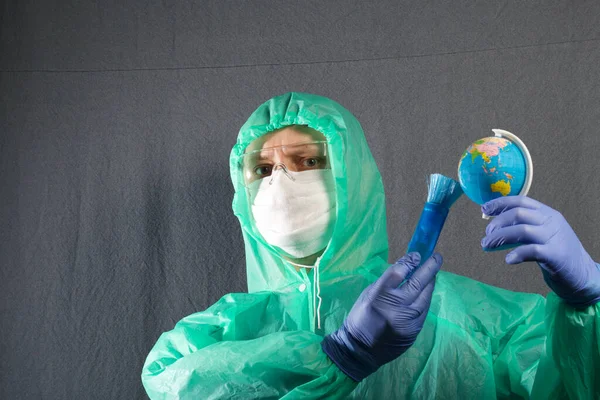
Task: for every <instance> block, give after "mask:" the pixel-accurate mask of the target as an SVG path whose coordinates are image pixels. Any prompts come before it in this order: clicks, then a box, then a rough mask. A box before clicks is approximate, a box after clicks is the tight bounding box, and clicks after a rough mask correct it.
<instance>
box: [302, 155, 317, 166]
mask: <svg viewBox="0 0 600 400" xmlns="http://www.w3.org/2000/svg"><path fill="white" fill-rule="evenodd" d="M302 163H303V165H304V166H305V167H307V168H314V167H318V166H319V165H320V163H321V160H319V159H318V158H314V157H313V158H307V159H305V160H304V161H303V162H302Z"/></svg>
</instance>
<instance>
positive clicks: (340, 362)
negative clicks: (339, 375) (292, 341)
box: [322, 252, 442, 382]
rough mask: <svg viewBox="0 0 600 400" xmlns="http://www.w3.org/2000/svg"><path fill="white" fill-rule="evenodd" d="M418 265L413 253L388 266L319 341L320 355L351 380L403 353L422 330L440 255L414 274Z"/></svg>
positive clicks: (359, 377)
mask: <svg viewBox="0 0 600 400" xmlns="http://www.w3.org/2000/svg"><path fill="white" fill-rule="evenodd" d="M420 261H421V256H420V255H419V253H416V252H415V253H409V254H407V255H406V256H404V257H402V258H401V259H400V260H398V261H397V262H396V263H395V264H394V265H392V266H390V267H389V268H388V269H387V270H386V271H385V272H384V273H383V275H382V276H381V277H380V278H379V279H378V280H377V281H375V282H374V283H373V284H371V285H369V286H368V287H367V288H366V289H365V290H364V291H363V292H362V294H361V295H360V296H359V298H358V300H357V301H356V303H355V304H354V306H353V307H352V310H350V313H349V314H348V317H347V318H346V320H345V321H344V323H343V325H342V326H341V328H340V329H338V330H337V331H335V332H333V333H331V334H330V335H327V336H325V338H324V339H323V342H322V347H323V351H324V352H325V353H326V354H327V355H328V356H329V358H330V359H331V360H332V361H333V362H334V363H335V364H336V365H337V366H338V367H339V368H340V369H341V370H342V371H344V373H346V375H348V376H349V377H350V378H352V379H354V380H355V381H357V382H360V381H361V380H363V379H364V378H366V377H367V376H368V375H370V374H372V373H373V372H375V371H376V370H377V369H378V368H379V367H381V366H382V365H383V364H385V363H388V362H390V361H392V360H394V359H396V358H397V357H398V356H400V355H401V354H402V353H404V352H405V351H406V350H408V348H409V347H410V346H412V344H413V343H414V342H415V340H416V338H417V335H418V334H419V332H420V331H421V329H422V328H423V323H424V322H425V317H426V316H427V312H428V311H429V305H430V304H431V296H432V293H433V288H434V285H435V275H436V274H437V272H438V271H439V270H440V267H441V265H442V256H441V255H439V254H437V253H436V254H434V255H433V256H432V257H430V258H429V259H428V260H427V261H426V262H425V263H424V264H423V265H422V266H421V267H419V268H418V269H417V270H416V271H415V269H416V268H417V267H418V266H419V262H420ZM413 272H414V274H413ZM411 274H412V275H411ZM407 277H409V278H408V279H407V280H406V282H404V284H403V285H402V286H400V287H398V286H399V285H400V284H401V283H402V282H403V281H404V280H405V279H406V278H407Z"/></svg>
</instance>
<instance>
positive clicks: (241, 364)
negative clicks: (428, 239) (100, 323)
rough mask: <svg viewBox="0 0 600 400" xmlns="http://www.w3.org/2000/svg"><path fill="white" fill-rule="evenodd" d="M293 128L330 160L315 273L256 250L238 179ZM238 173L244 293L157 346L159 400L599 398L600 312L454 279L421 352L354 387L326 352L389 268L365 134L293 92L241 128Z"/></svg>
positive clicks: (260, 247) (448, 280) (377, 179)
mask: <svg viewBox="0 0 600 400" xmlns="http://www.w3.org/2000/svg"><path fill="white" fill-rule="evenodd" d="M292 124H300V125H308V126H310V127H312V128H314V129H316V130H318V131H320V132H322V133H323V134H324V135H325V136H326V138H327V141H328V143H329V147H330V149H329V157H330V163H331V168H332V172H333V174H334V178H335V182H336V197H337V219H336V223H335V228H334V233H333V237H332V239H331V241H330V243H329V245H328V247H327V249H326V251H325V253H324V254H323V255H322V256H321V258H320V260H319V261H318V272H313V271H314V270H308V273H307V272H305V271H306V270H304V269H302V270H301V271H300V272H296V269H295V268H294V267H293V266H292V265H290V264H289V263H287V262H285V261H284V260H282V259H281V257H279V256H278V255H277V253H276V252H275V250H274V249H273V248H272V247H271V246H269V245H268V244H267V243H265V242H264V240H263V239H262V238H261V237H260V235H259V234H258V232H257V231H256V230H255V228H254V226H253V223H252V218H251V213H250V211H249V205H248V197H247V194H246V191H245V188H244V187H243V185H242V179H243V178H242V175H241V171H240V168H239V163H240V155H241V154H242V153H243V152H244V149H245V148H246V146H247V145H248V144H249V143H250V142H251V141H253V140H254V139H256V138H258V137H260V136H261V135H264V134H265V133H268V132H270V131H273V130H275V129H278V128H281V127H284V126H287V125H292ZM230 166H231V178H232V180H233V184H234V186H235V191H236V193H235V197H234V201H233V210H234V213H235V215H236V216H237V217H238V218H239V220H240V223H241V227H242V231H243V236H244V240H245V246H246V265H247V271H248V290H249V293H234V294H228V295H226V296H224V297H223V298H222V299H221V300H219V301H218V302H217V303H216V304H214V305H213V306H212V307H210V308H208V309H207V310H206V311H202V312H198V313H196V314H192V315H190V316H188V317H186V318H184V319H182V320H181V321H180V322H178V323H177V325H176V326H175V328H174V329H173V330H171V331H169V332H166V333H164V334H163V335H162V336H160V338H159V339H158V341H157V343H156V345H155V346H154V348H153V349H152V351H151V352H150V354H149V355H148V358H147V360H146V362H145V364H144V367H143V372H142V381H143V384H144V387H145V388H146V391H147V392H148V394H149V396H150V397H151V398H152V399H215V398H232V399H251V398H273V399H275V398H284V399H300V398H302V399H317V398H319V399H321V398H357V399H408V398H411V399H434V398H437V399H456V398H460V399H461V400H465V399H494V398H536V399H565V398H569V397H570V398H572V399H591V398H600V317H599V315H600V305H598V304H596V305H594V306H590V307H588V308H587V309H584V310H575V309H573V308H571V307H569V306H567V305H566V304H565V303H563V302H562V301H561V300H560V299H559V298H558V297H557V296H555V295H554V294H552V293H551V294H550V295H549V296H548V298H547V299H544V298H543V297H541V296H539V295H533V294H523V293H513V292H510V291H507V290H503V289H499V288H495V287H491V286H488V285H485V284H482V283H479V282H476V281H473V280H471V279H468V278H465V277H461V276H457V275H454V274H451V273H447V272H440V273H439V274H438V276H437V280H436V288H435V292H434V294H433V299H432V303H431V309H430V312H429V314H428V316H427V319H426V322H425V325H424V327H423V330H422V331H421V333H420V334H419V336H418V338H417V341H416V343H415V344H414V345H413V346H412V347H411V348H410V349H409V350H408V351H407V352H406V353H404V354H403V355H401V356H400V357H399V358H397V359H396V360H394V361H392V362H390V363H388V364H386V365H384V366H382V367H381V368H380V369H379V370H378V371H377V372H375V373H374V374H372V375H371V376H369V377H367V378H366V379H365V380H363V381H362V382H361V383H360V384H357V383H356V382H354V381H353V380H352V379H350V378H349V377H347V376H346V375H345V374H344V373H343V372H342V371H341V370H340V369H338V367H337V366H336V365H335V364H333V363H332V362H331V360H329V358H328V357H327V355H325V353H323V351H322V350H321V341H322V338H323V335H325V334H327V333H330V332H332V331H334V330H336V329H337V328H338V327H339V326H340V325H341V324H342V322H343V320H344V318H345V317H346V315H347V314H348V312H349V311H350V309H351V307H352V305H353V303H354V301H355V300H356V299H357V298H358V296H359V294H360V293H361V291H362V290H363V289H364V288H365V287H366V286H367V285H369V284H370V283H372V282H373V281H375V280H376V279H377V278H378V277H379V276H380V275H381V274H382V272H383V271H384V270H385V269H386V268H387V267H388V263H387V258H388V241H387V234H386V215H385V195H384V191H383V184H382V180H381V176H380V174H379V171H378V169H377V166H376V165H375V162H374V159H373V157H372V155H371V152H370V150H369V148H368V146H367V142H366V140H365V137H364V134H363V131H362V128H361V126H360V124H359V123H358V121H357V120H356V119H355V118H354V117H353V116H352V114H350V112H349V111H347V110H346V109H345V108H343V107H342V106H340V105H339V104H337V103H336V102H334V101H331V100H329V99H326V98H323V97H320V96H316V95H311V94H304V93H287V94H285V95H281V96H278V97H275V98H273V99H271V100H269V101H267V102H266V103H264V104H263V105H261V106H260V107H259V108H258V109H257V110H256V111H255V112H254V113H253V114H252V116H251V117H250V118H249V119H248V121H247V122H246V123H245V124H244V126H243V127H242V128H241V130H240V133H239V136H238V140H237V143H236V145H235V146H234V148H233V150H232V152H231V165H230ZM414 217H415V221H416V219H417V217H418V216H414ZM206 234H210V232H207V233H206ZM446 240H450V238H447V239H446ZM400 256H402V254H400V255H396V256H395V257H397V258H399V257H400ZM199 268H200V266H199ZM316 273H318V278H319V281H320V285H319V288H318V289H319V294H320V298H321V299H322V302H321V304H320V307H319V308H320V309H319V311H320V324H321V328H319V327H318V321H317V319H316V311H317V307H318V304H319V302H318V298H316V297H315V289H316V288H315V287H314V286H313V284H314V275H315V274H316ZM540 279H541V278H540ZM315 299H317V301H315Z"/></svg>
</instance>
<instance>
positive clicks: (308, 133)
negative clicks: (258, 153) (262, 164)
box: [246, 125, 325, 152]
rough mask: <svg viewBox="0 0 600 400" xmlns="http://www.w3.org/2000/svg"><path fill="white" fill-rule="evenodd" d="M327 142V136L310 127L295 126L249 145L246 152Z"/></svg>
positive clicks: (263, 137)
mask: <svg viewBox="0 0 600 400" xmlns="http://www.w3.org/2000/svg"><path fill="white" fill-rule="evenodd" d="M322 140H325V136H324V135H323V134H322V133H321V132H319V131H317V130H315V129H312V128H309V127H308V126H303V125H302V126H301V125H294V126H289V127H285V128H282V129H279V130H277V131H274V132H271V133H268V134H266V135H264V136H262V137H260V138H258V139H256V140H255V141H253V142H252V143H250V145H248V148H247V149H246V152H249V151H255V150H260V149H264V148H269V147H276V146H286V145H292V144H296V143H307V142H314V141H322Z"/></svg>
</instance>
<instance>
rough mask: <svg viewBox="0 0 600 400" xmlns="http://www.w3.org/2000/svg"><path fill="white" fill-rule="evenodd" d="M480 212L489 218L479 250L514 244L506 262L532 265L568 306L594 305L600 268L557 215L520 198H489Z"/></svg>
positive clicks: (599, 293) (599, 289)
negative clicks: (539, 270) (534, 263)
mask: <svg viewBox="0 0 600 400" xmlns="http://www.w3.org/2000/svg"><path fill="white" fill-rule="evenodd" d="M481 211H482V212H483V213H484V214H486V215H489V216H493V217H495V218H494V219H493V220H492V221H491V222H490V223H489V224H488V226H487V228H486V230H485V233H486V236H485V237H484V238H483V239H482V241H481V247H483V250H485V251H496V250H504V249H507V248H513V247H517V246H518V247H517V248H516V249H515V250H513V251H511V252H510V253H508V254H507V255H506V263H507V264H519V263H522V262H524V261H536V262H537V263H538V265H539V266H540V267H541V269H542V273H543V275H544V280H545V281H546V283H547V284H548V286H549V287H550V288H551V289H552V290H553V291H554V292H555V293H556V294H557V295H558V296H560V297H561V298H562V299H564V300H565V302H567V303H568V304H570V305H572V306H574V307H577V308H583V307H587V306H588V305H591V304H595V303H597V302H599V301H600V265H598V264H596V263H595V262H594V261H593V260H592V258H591V257H590V255H589V254H588V253H587V252H586V251H585V249H584V248H583V246H582V244H581V242H580V241H579V239H578V238H577V235H575V232H574V231H573V229H571V226H569V223H568V222H567V221H566V220H565V218H564V217H563V216H562V214H561V213H559V212H558V211H556V210H554V209H552V208H550V207H548V206H546V205H544V204H542V203H540V202H539V201H536V200H533V199H531V198H529V197H525V196H507V197H500V198H498V199H494V200H492V201H489V202H487V203H485V204H484V205H483V206H482V207H481Z"/></svg>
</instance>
